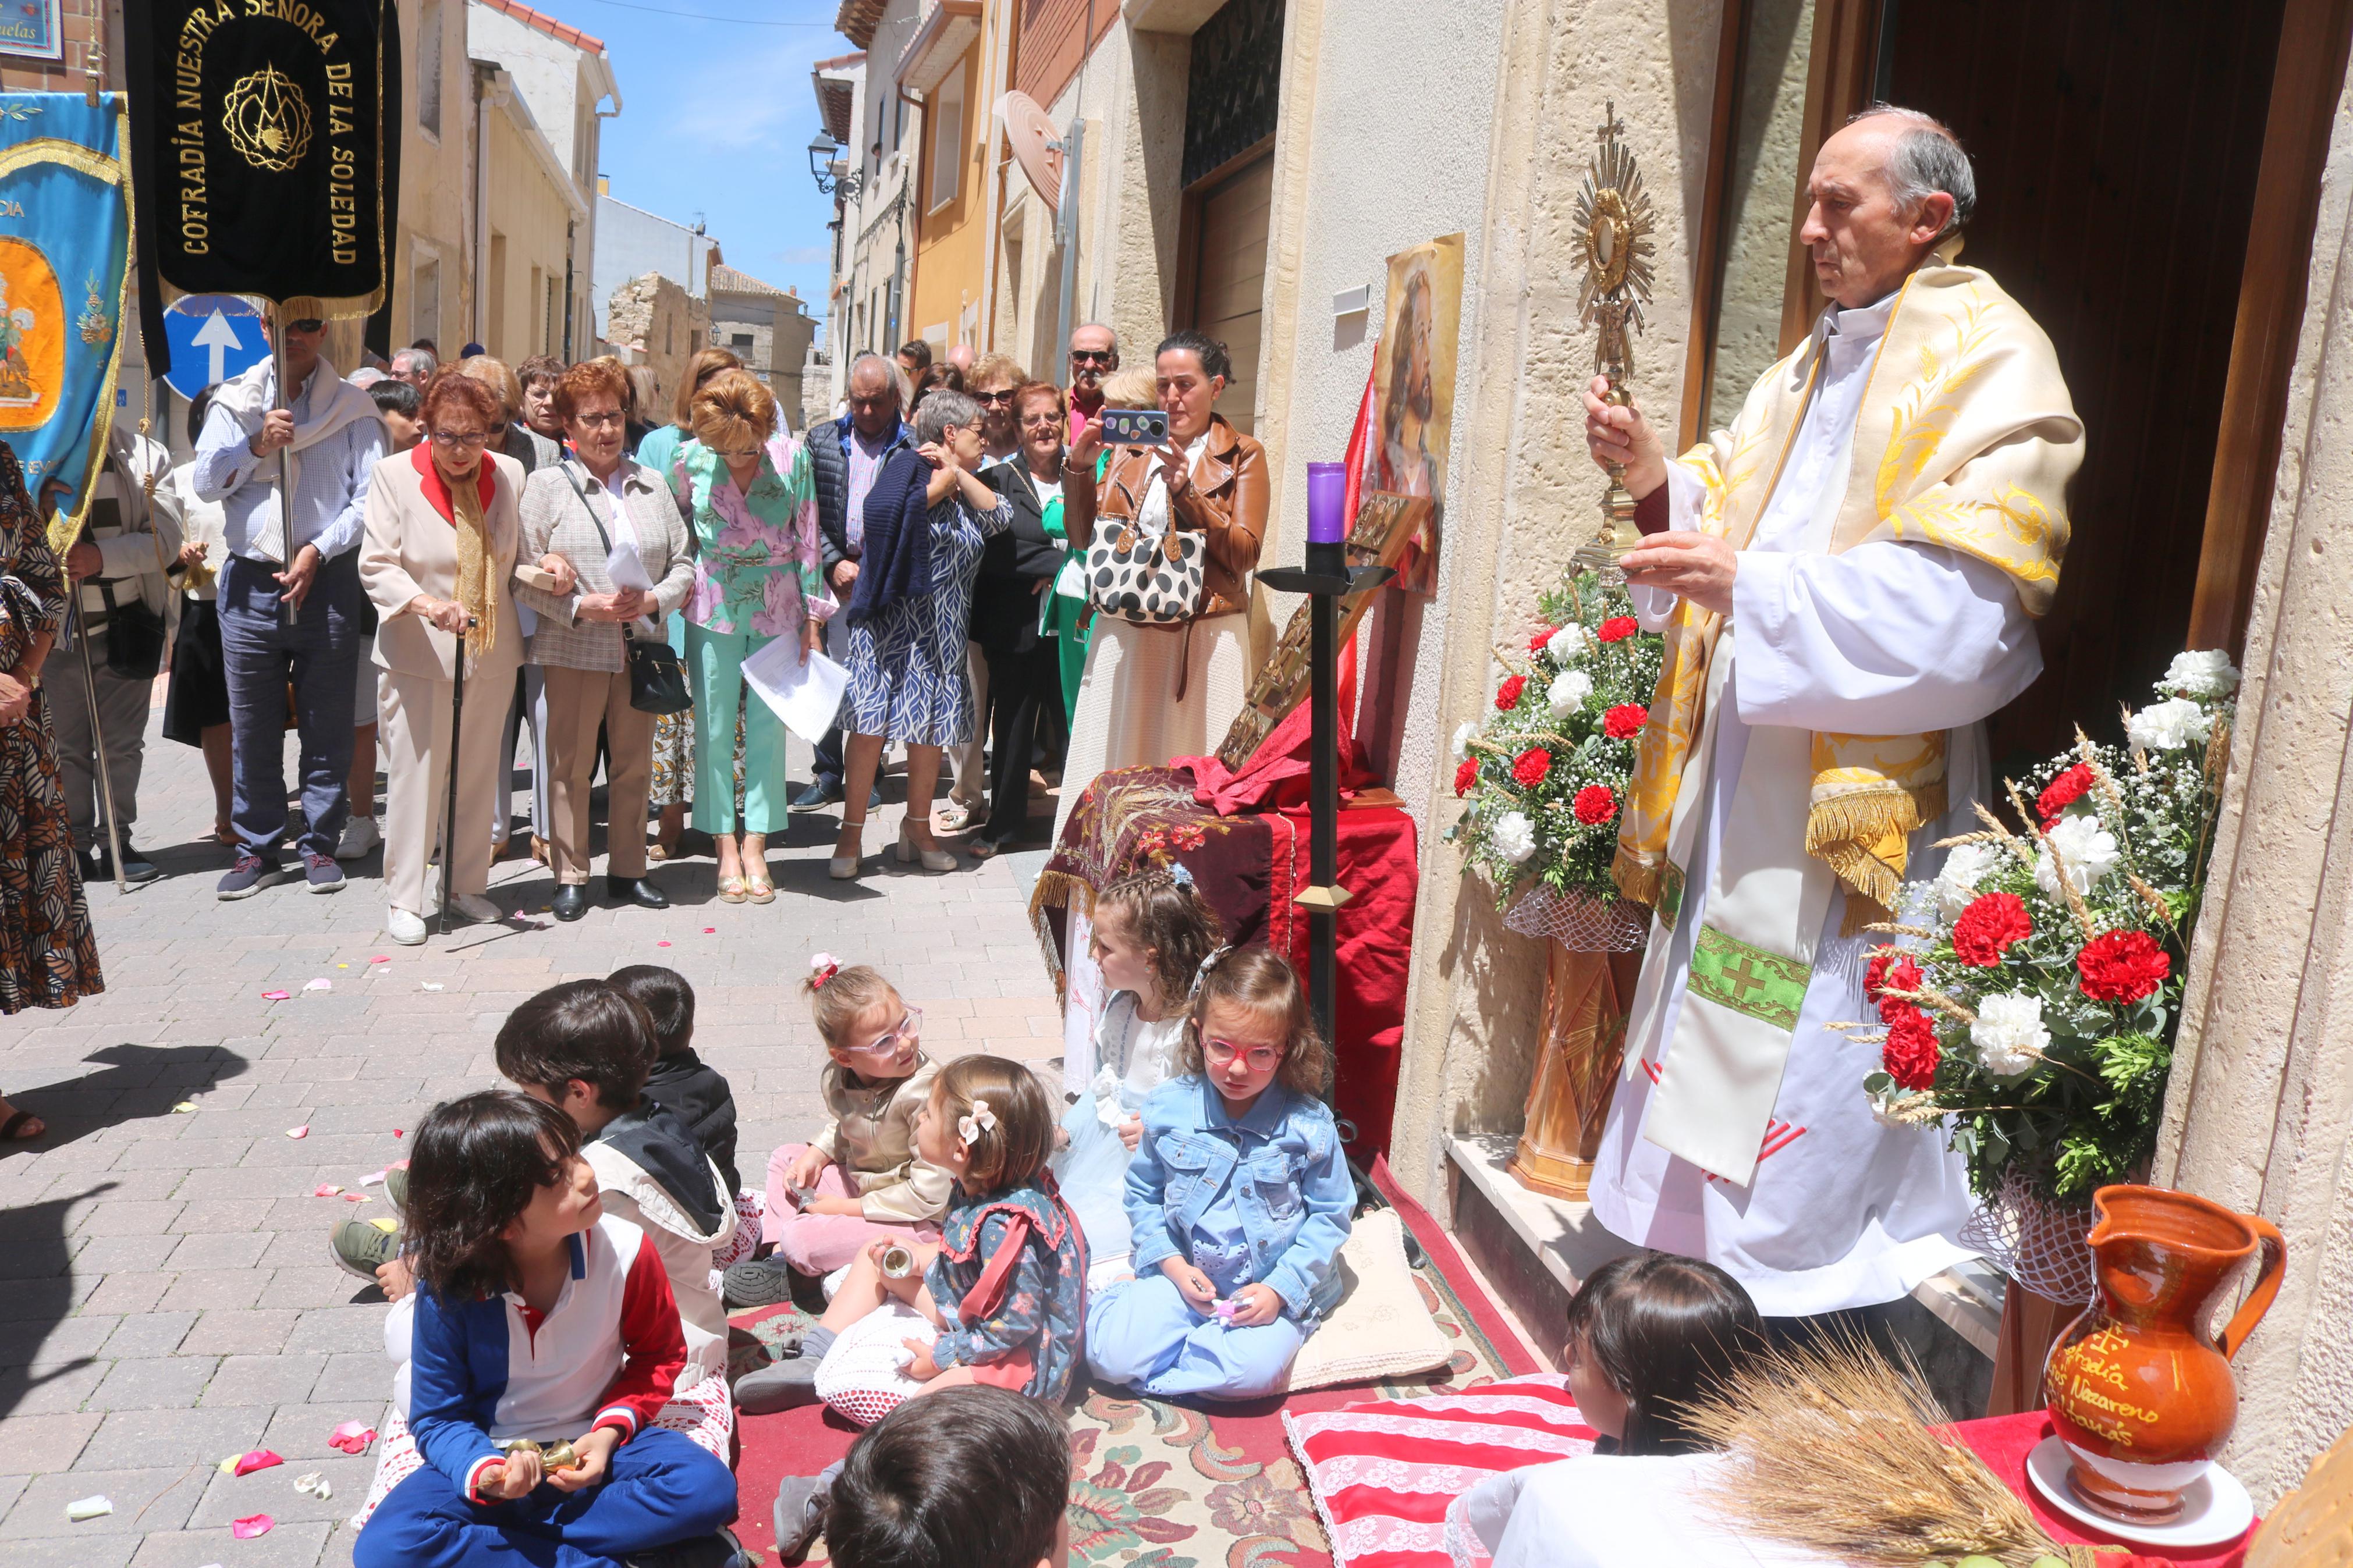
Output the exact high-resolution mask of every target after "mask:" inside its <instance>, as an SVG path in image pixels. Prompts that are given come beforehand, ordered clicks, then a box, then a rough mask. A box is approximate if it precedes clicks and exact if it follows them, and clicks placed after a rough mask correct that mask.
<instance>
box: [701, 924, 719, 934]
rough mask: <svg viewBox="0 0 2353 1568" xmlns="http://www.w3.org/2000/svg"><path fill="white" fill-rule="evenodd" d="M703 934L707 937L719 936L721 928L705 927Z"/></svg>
mask: <svg viewBox="0 0 2353 1568" xmlns="http://www.w3.org/2000/svg"><path fill="white" fill-rule="evenodd" d="M702 934H703V935H705V936H717V935H718V934H719V928H718V927H717V926H704V927H703V928H702Z"/></svg>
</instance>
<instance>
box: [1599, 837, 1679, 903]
mask: <svg viewBox="0 0 2353 1568" xmlns="http://www.w3.org/2000/svg"><path fill="white" fill-rule="evenodd" d="M1609 879H1610V880H1611V881H1613V882H1615V883H1617V884H1618V891H1619V892H1620V893H1621V894H1623V895H1625V896H1626V897H1627V898H1629V899H1631V900H1633V901H1634V902H1636V903H1638V904H1644V905H1655V904H1656V903H1657V902H1658V901H1659V892H1660V889H1662V887H1664V886H1665V882H1666V868H1665V867H1664V866H1663V864H1662V865H1659V866H1645V865H1644V864H1642V862H1641V859H1640V858H1637V857H1636V855H1635V854H1634V852H1633V851H1632V850H1630V849H1628V848H1625V847H1622V846H1621V847H1620V848H1619V851H1618V858H1616V859H1615V860H1612V861H1610V862H1609Z"/></svg>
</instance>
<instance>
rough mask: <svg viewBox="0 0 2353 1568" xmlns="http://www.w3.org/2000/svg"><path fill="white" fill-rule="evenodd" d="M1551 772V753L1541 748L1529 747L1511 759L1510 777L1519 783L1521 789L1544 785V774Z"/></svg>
mask: <svg viewBox="0 0 2353 1568" xmlns="http://www.w3.org/2000/svg"><path fill="white" fill-rule="evenodd" d="M1550 772H1552V753H1551V752H1547V751H1546V750H1545V749H1544V748H1543V747H1542V746H1530V747H1529V748H1528V749H1527V750H1526V751H1525V752H1521V753H1520V754H1519V755H1518V756H1516V757H1514V758H1513V759H1512V776H1513V777H1514V778H1515V779H1517V780H1519V781H1520V787H1521V788H1522V789H1534V788H1535V787H1536V785H1538V784H1542V783H1544V780H1545V774H1546V773H1550Z"/></svg>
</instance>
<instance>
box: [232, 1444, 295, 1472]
mask: <svg viewBox="0 0 2353 1568" xmlns="http://www.w3.org/2000/svg"><path fill="white" fill-rule="evenodd" d="M285 1462H286V1461H285V1460H284V1459H281V1458H279V1457H278V1456H277V1455H275V1454H273V1453H271V1452H270V1451H269V1449H267V1448H256V1449H254V1450H253V1452H251V1453H249V1454H239V1455H238V1456H237V1468H235V1469H233V1470H231V1471H230V1472H229V1474H231V1475H233V1476H249V1475H251V1474H253V1472H254V1471H256V1470H266V1469H269V1468H270V1467H271V1466H273V1465H282V1464H284V1463H285Z"/></svg>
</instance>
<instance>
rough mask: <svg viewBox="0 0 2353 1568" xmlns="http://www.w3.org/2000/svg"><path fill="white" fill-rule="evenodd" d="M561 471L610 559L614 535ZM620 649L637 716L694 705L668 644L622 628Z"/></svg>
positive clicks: (568, 470) (682, 664) (567, 469)
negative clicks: (623, 653)
mask: <svg viewBox="0 0 2353 1568" xmlns="http://www.w3.org/2000/svg"><path fill="white" fill-rule="evenodd" d="M562 468H563V469H564V478H565V483H567V484H569V485H570V486H571V487H572V493H573V494H574V495H575V496H578V497H579V498H580V510H583V511H585V512H586V513H587V514H588V521H589V523H590V524H591V525H592V526H593V527H595V529H596V538H597V540H598V542H601V543H602V544H603V545H604V546H605V553H606V555H607V557H609V556H611V554H612V553H613V536H612V535H611V534H609V533H607V532H606V531H605V520H604V519H603V518H601V517H598V516H597V515H596V508H595V507H593V506H590V505H589V504H588V492H587V491H586V490H584V489H581V488H580V481H579V480H578V479H574V478H573V477H572V465H571V464H569V463H565V464H563V465H562ZM621 647H622V648H623V650H624V651H625V652H626V654H627V656H628V661H629V706H630V707H632V708H634V709H636V710H638V712H640V713H684V712H686V711H688V710H690V709H691V708H692V707H693V706H694V694H693V693H692V692H691V690H689V689H688V688H687V684H686V661H685V660H684V659H682V658H679V657H678V650H677V649H675V648H673V647H670V644H669V643H668V642H648V641H646V640H645V639H644V638H643V637H638V636H637V635H636V634H634V633H632V632H631V631H630V630H629V628H628V626H623V627H622V628H621Z"/></svg>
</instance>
